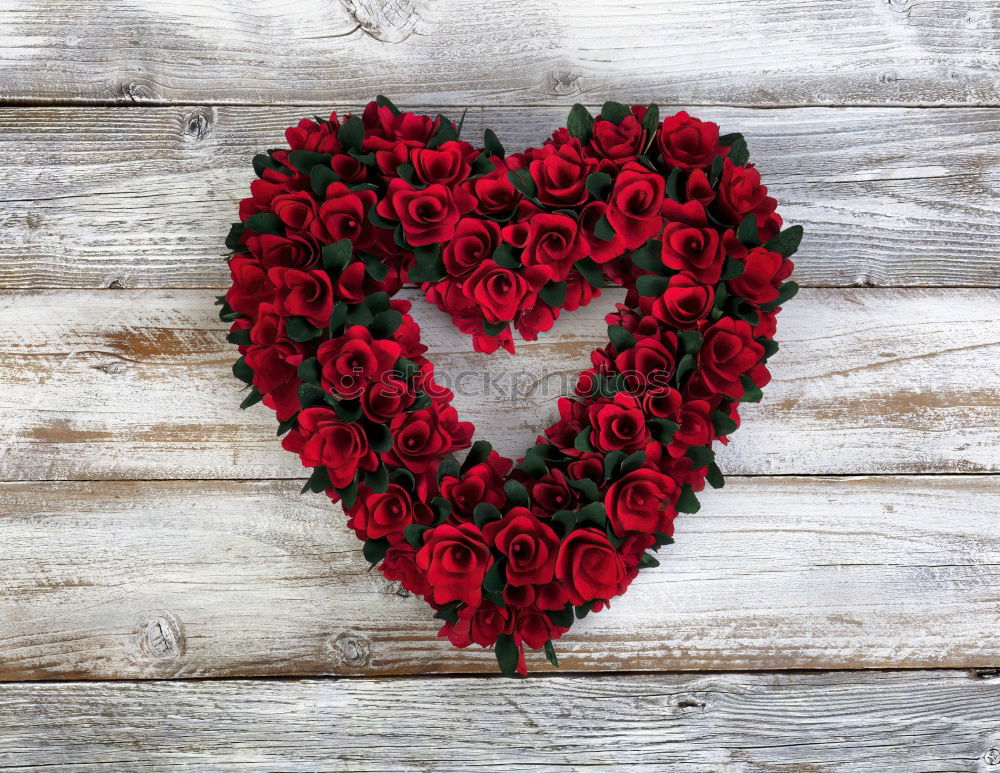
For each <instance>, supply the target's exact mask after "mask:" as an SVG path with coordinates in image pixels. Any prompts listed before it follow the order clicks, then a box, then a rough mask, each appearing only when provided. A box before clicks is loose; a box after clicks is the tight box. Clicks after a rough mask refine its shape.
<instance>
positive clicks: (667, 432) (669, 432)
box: [647, 419, 680, 445]
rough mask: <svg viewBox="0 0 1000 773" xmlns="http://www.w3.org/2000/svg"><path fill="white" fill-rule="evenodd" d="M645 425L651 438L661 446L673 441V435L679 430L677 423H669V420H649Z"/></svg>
mask: <svg viewBox="0 0 1000 773" xmlns="http://www.w3.org/2000/svg"><path fill="white" fill-rule="evenodd" d="M647 424H649V427H650V430H651V431H652V433H653V437H655V438H656V440H657V441H658V442H659V443H661V444H663V445H668V444H669V443H670V441H671V440H673V439H674V433H675V432H677V430H678V429H680V426H679V425H678V424H677V422H675V421H670V419H650V420H649V421H648V422H647Z"/></svg>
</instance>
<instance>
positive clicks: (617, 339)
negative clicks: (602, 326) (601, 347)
mask: <svg viewBox="0 0 1000 773" xmlns="http://www.w3.org/2000/svg"><path fill="white" fill-rule="evenodd" d="M608 340H610V341H611V345H612V346H614V347H615V351H618V352H624V351H625V350H626V349H631V348H632V347H633V346H635V336H634V335H632V333H631V332H629V331H628V330H626V329H625V328H624V327H622V326H621V325H608Z"/></svg>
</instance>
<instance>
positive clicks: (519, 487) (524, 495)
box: [503, 480, 531, 507]
mask: <svg viewBox="0 0 1000 773" xmlns="http://www.w3.org/2000/svg"><path fill="white" fill-rule="evenodd" d="M503 492H504V494H506V495H507V504H509V505H511V506H512V507H528V506H529V505H530V504H531V497H530V496H529V495H528V489H526V488H525V487H524V484H523V483H521V482H520V481H516V480H507V481H506V482H504V484H503Z"/></svg>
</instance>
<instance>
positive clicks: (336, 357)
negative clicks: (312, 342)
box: [316, 325, 401, 398]
mask: <svg viewBox="0 0 1000 773" xmlns="http://www.w3.org/2000/svg"><path fill="white" fill-rule="evenodd" d="M400 352H401V349H400V346H399V344H397V343H396V342H395V341H383V340H376V339H374V338H373V337H372V334H371V333H370V332H369V331H368V328H366V327H363V326H362V325H352V326H351V327H349V328H347V330H346V331H344V334H343V335H341V336H338V337H337V338H333V339H331V340H329V341H324V342H323V343H321V344H320V345H319V348H318V349H317V350H316V359H317V361H318V362H319V366H320V369H321V372H322V375H323V388H324V389H326V390H328V391H332V392H336V393H338V394H339V395H340V396H341V397H347V398H351V397H359V396H360V395H361V394H362V392H363V391H364V389H365V386H366V383H367V382H368V381H377V380H378V379H379V378H381V377H382V376H384V375H386V374H387V373H389V371H390V370H391V369H392V367H393V366H394V365H395V364H396V360H398V359H399V357H400Z"/></svg>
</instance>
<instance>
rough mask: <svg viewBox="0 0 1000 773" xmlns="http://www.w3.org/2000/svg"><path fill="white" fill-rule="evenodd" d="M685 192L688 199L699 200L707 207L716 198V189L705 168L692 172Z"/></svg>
mask: <svg viewBox="0 0 1000 773" xmlns="http://www.w3.org/2000/svg"><path fill="white" fill-rule="evenodd" d="M685 192H686V193H687V200H688V201H697V202H698V203H699V204H701V205H702V206H703V207H707V206H708V205H709V204H711V203H712V201H713V200H714V199H715V189H714V188H713V187H712V183H711V182H709V179H708V175H707V174H705V171H704V170H703V169H695V170H694V171H693V172H691V176H690V177H688V181H687V187H686V189H685Z"/></svg>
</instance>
